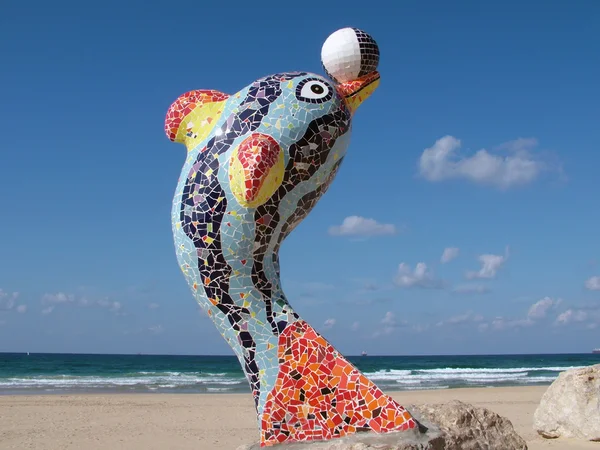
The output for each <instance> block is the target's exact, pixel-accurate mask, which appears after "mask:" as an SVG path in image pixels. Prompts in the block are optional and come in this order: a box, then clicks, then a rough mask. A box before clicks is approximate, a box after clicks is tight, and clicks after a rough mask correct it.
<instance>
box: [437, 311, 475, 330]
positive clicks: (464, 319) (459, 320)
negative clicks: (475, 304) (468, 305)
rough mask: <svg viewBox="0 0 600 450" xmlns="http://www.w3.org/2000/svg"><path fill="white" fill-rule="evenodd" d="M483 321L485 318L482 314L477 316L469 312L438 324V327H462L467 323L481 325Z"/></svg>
mask: <svg viewBox="0 0 600 450" xmlns="http://www.w3.org/2000/svg"><path fill="white" fill-rule="evenodd" d="M481 321H483V316H482V315H481V314H475V313H473V312H472V311H469V312H467V313H465V314H460V315H457V316H452V317H449V318H448V319H444V320H442V321H440V322H438V323H437V324H436V325H437V326H438V327H441V326H443V325H462V324H466V323H479V322H481Z"/></svg>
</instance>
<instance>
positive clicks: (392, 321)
mask: <svg viewBox="0 0 600 450" xmlns="http://www.w3.org/2000/svg"><path fill="white" fill-rule="evenodd" d="M381 323H382V324H383V325H386V326H388V327H395V326H396V315H395V314H394V313H393V312H391V311H388V312H386V313H385V316H383V319H381Z"/></svg>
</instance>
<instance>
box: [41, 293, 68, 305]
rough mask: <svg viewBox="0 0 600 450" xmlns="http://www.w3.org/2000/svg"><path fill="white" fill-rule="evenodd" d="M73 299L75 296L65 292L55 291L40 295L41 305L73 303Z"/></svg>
mask: <svg viewBox="0 0 600 450" xmlns="http://www.w3.org/2000/svg"><path fill="white" fill-rule="evenodd" d="M74 301H75V296H74V295H73V294H65V293H64V292H57V293H56V294H44V295H43V296H42V304H43V305H52V304H64V303H73V302H74Z"/></svg>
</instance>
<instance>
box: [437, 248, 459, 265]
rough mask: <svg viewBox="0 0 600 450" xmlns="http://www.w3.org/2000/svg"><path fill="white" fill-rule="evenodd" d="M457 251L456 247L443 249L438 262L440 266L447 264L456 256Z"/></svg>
mask: <svg viewBox="0 0 600 450" xmlns="http://www.w3.org/2000/svg"><path fill="white" fill-rule="evenodd" d="M458 252H459V249H458V248H457V247H447V248H445V249H444V252H443V253H442V257H441V258H440V262H441V263H442V264H446V263H449V262H450V261H452V260H453V259H455V258H456V257H457V256H458Z"/></svg>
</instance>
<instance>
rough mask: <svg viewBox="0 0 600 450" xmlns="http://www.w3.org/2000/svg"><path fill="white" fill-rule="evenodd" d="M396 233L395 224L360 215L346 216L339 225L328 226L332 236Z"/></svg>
mask: <svg viewBox="0 0 600 450" xmlns="http://www.w3.org/2000/svg"><path fill="white" fill-rule="evenodd" d="M396 233H397V229H396V226H395V225H392V224H387V223H379V222H377V221H376V220H374V219H367V218H365V217H360V216H350V217H346V218H345V219H344V221H343V222H342V224H341V225H339V226H332V227H329V234H331V235H332V236H384V235H392V234H396Z"/></svg>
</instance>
